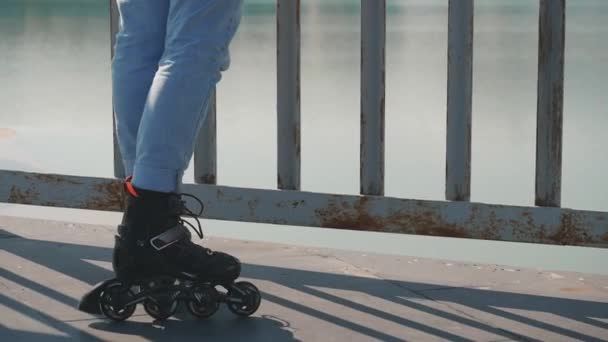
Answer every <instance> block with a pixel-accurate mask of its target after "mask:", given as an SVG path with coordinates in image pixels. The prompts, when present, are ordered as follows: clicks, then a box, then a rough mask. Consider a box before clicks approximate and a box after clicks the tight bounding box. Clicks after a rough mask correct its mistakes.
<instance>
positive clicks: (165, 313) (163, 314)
mask: <svg viewBox="0 0 608 342" xmlns="http://www.w3.org/2000/svg"><path fill="white" fill-rule="evenodd" d="M144 310H146V313H147V314H148V315H150V316H151V317H152V318H154V319H156V320H159V321H164V320H166V319H167V318H169V317H171V316H172V315H173V314H174V313H175V312H176V311H177V301H176V300H172V301H171V302H168V303H163V302H162V301H157V300H155V299H153V298H148V299H146V300H145V301H144Z"/></svg>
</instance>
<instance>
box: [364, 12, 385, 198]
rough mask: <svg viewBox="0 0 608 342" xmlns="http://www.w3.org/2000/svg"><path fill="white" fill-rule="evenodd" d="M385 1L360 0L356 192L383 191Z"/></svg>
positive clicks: (372, 193)
mask: <svg viewBox="0 0 608 342" xmlns="http://www.w3.org/2000/svg"><path fill="white" fill-rule="evenodd" d="M385 51H386V1H385V0H361V143H360V147H361V150H360V192H361V194H363V195H376V196H382V195H384V96H385V75H386V74H385V59H386V58H385V57H386V53H385Z"/></svg>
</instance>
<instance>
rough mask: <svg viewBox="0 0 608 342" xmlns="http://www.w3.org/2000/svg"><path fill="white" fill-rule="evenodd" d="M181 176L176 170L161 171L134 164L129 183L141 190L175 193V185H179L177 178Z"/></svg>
mask: <svg viewBox="0 0 608 342" xmlns="http://www.w3.org/2000/svg"><path fill="white" fill-rule="evenodd" d="M181 174H182V172H179V171H178V170H170V169H161V168H158V167H153V166H148V165H142V164H135V166H134V168H133V180H132V181H131V183H132V184H133V185H134V186H136V187H138V188H141V189H145V190H152V191H159V192H175V191H176V190H177V184H178V183H180V181H179V180H178V177H179V176H180V175H181Z"/></svg>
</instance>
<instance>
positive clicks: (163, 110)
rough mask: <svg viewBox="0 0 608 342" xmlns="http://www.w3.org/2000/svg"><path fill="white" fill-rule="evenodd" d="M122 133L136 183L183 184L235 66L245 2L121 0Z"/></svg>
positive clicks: (118, 112) (117, 71)
mask: <svg viewBox="0 0 608 342" xmlns="http://www.w3.org/2000/svg"><path fill="white" fill-rule="evenodd" d="M117 4H118V9H119V12H120V29H119V33H118V35H117V36H116V46H115V55H114V59H113V61H112V97H113V104H114V112H115V120H116V126H115V128H116V134H117V137H118V143H119V146H120V151H121V154H122V157H123V163H124V166H125V171H126V174H127V175H132V176H133V180H132V183H133V185H135V186H136V187H139V188H142V189H147V190H154V191H162V192H173V191H177V190H178V189H179V186H180V184H181V181H182V176H183V172H184V170H185V169H186V168H187V167H188V164H189V162H190V159H191V158H192V153H193V150H194V144H195V141H196V136H197V134H198V131H199V129H200V127H201V125H202V123H203V121H204V120H205V116H206V113H207V105H208V102H209V98H210V96H211V94H212V92H213V89H214V87H215V85H216V84H217V83H218V82H219V80H220V78H221V72H222V71H225V70H226V69H228V66H229V64H230V56H229V52H228V46H229V44H230V41H231V40H232V38H233V37H234V34H235V32H236V30H237V27H238V25H239V23H240V19H241V8H242V0H117Z"/></svg>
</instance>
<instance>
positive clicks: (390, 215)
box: [0, 170, 608, 248]
mask: <svg viewBox="0 0 608 342" xmlns="http://www.w3.org/2000/svg"><path fill="white" fill-rule="evenodd" d="M183 191H184V192H185V193H191V194H193V195H195V196H197V197H199V198H200V199H201V200H202V201H203V203H204V204H205V212H204V214H203V217H205V218H209V219H217V220H231V221H243V222H257V223H272V224H283V225H299V226H311V227H328V228H338V229H353V230H366V231H377V232H388V233H403V234H419V235H430V236H447V237H458V238H471V239H487V240H503V241H518V242H535V243H545V244H567V245H585V246H595V247H604V248H606V247H608V212H593V211H583V210H571V209H562V208H543V207H515V206H503V205H490V204H482V203H471V202H450V201H423V200H411V199H399V198H390V197H380V196H353V195H337V194H322V193H312V192H300V191H278V190H260V189H247V188H234V187H226V186H214V185H195V184H185V185H184V186H183ZM0 202H8V203H20V204H33V205H43V206H55V207H68V208H86V209H96V210H112V211H117V210H121V206H122V203H123V192H122V185H121V182H120V181H118V180H113V179H102V178H89V177H76V176H64V175H49V174H36V173H27V172H19V171H1V170H0ZM190 204H192V203H190ZM192 206H193V208H194V206H195V205H194V204H192Z"/></svg>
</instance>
